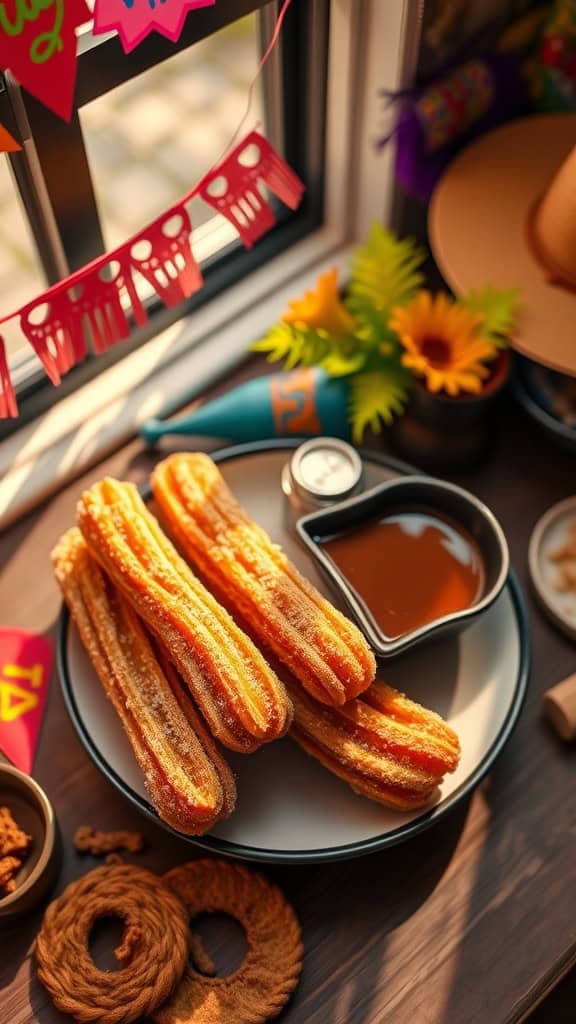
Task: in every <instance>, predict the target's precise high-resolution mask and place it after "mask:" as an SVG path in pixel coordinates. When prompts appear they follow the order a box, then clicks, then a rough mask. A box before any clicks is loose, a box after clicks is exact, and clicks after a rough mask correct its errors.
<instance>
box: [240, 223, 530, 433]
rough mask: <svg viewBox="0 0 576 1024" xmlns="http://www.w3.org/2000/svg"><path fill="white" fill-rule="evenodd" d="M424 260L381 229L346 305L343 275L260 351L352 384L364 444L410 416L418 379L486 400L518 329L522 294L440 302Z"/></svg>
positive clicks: (297, 306)
mask: <svg viewBox="0 0 576 1024" xmlns="http://www.w3.org/2000/svg"><path fill="white" fill-rule="evenodd" d="M424 260H425V253H424V251H423V250H421V249H420V248H419V247H418V246H417V245H416V244H415V243H414V241H412V240H411V239H399V238H397V237H396V236H395V235H393V234H392V233H391V232H389V231H387V230H385V229H384V228H382V227H381V226H380V225H375V226H374V227H373V229H372V231H371V234H370V237H369V239H368V242H367V243H366V244H365V245H363V246H361V247H360V248H359V249H358V250H357V251H356V253H355V255H354V257H353V260H352V265H351V273H350V281H349V285H348V289H347V293H346V296H345V298H344V299H341V297H340V291H339V283H338V272H337V271H336V270H335V269H334V270H331V271H329V272H328V273H326V274H322V275H321V276H320V277H319V278H318V281H317V284H316V288H315V289H314V290H313V291H308V292H306V293H305V295H304V296H303V297H302V298H300V299H294V300H292V301H291V302H290V303H289V308H288V310H287V311H286V312H285V313H284V314H283V316H282V318H281V320H280V322H279V323H277V324H275V325H274V326H273V327H272V328H271V329H270V330H269V331H268V333H267V334H266V336H265V337H264V338H262V339H261V340H260V341H258V342H257V343H256V344H255V345H254V346H253V349H254V350H255V351H257V352H265V353H266V354H267V356H268V360H269V361H270V362H278V361H280V360H283V361H284V369H286V370H292V369H294V368H295V367H296V366H308V367H310V366H318V367H320V368H321V369H322V370H324V371H325V372H326V373H328V374H329V375H331V376H334V377H343V376H347V377H349V378H350V381H349V384H350V407H349V417H350V422H351V425H352V432H353V437H354V440H355V441H356V442H357V443H359V442H360V441H361V440H362V436H363V434H364V431H365V430H366V428H367V427H371V428H372V430H374V431H375V432H379V431H380V429H381V424H382V422H384V423H386V424H389V423H390V422H391V421H392V419H393V418H394V416H395V415H400V414H401V413H402V412H403V410H404V407H405V405H406V402H407V401H408V397H409V393H410V389H411V387H412V386H413V384H414V380H415V378H416V377H420V378H422V379H423V381H424V383H425V386H426V388H427V389H428V390H429V391H431V392H433V393H444V394H446V395H449V396H452V397H455V396H457V395H461V394H472V395H474V394H479V393H480V392H481V390H482V387H483V383H484V381H485V380H486V379H487V378H488V377H489V375H490V361H491V360H493V359H495V358H496V357H497V355H498V351H499V349H501V348H502V347H504V346H505V345H506V335H508V334H510V332H511V330H512V328H513V326H514V320H515V317H516V314H517V310H518V293H517V291H516V290H501V289H496V288H492V287H487V288H484V289H481V290H478V291H473V292H469V293H468V294H467V295H464V296H461V297H459V298H458V299H453V298H451V297H450V296H448V295H447V294H445V293H443V292H441V293H439V294H437V295H431V294H430V292H429V291H427V290H425V289H424V288H423V287H422V286H423V284H424V275H423V273H422V265H423V263H424Z"/></svg>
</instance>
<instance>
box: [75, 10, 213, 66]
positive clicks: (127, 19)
mask: <svg viewBox="0 0 576 1024" xmlns="http://www.w3.org/2000/svg"><path fill="white" fill-rule="evenodd" d="M215 3H216V0H96V6H95V8H94V28H93V32H94V35H99V34H101V33H102V32H111V31H113V30H114V29H116V31H117V32H118V35H119V36H120V42H121V43H122V46H123V48H124V53H130V50H133V49H134V47H135V46H138V43H141V42H142V40H143V39H145V38H146V36H147V35H149V33H150V32H152V31H153V30H155V31H156V32H160V33H161V35H163V36H166V38H167V39H170V40H171V41H172V42H173V43H176V42H177V41H178V39H179V38H180V33H181V32H182V29H183V28H184V22H185V21H186V16H187V14H188V11H193V10H197V9H198V8H199V7H213V6H214V4H215Z"/></svg>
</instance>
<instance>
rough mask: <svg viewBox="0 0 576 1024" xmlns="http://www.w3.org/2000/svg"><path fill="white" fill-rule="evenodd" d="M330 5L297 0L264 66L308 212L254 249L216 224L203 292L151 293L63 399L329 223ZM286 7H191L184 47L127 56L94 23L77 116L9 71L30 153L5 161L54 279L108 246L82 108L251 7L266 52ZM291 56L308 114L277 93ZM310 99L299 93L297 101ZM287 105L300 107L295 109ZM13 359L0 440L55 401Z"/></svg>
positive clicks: (13, 116) (34, 371)
mask: <svg viewBox="0 0 576 1024" xmlns="http://www.w3.org/2000/svg"><path fill="white" fill-rule="evenodd" d="M328 5H329V4H328V0H300V2H297V3H295V4H294V6H293V8H291V9H290V10H289V11H288V15H287V17H286V20H285V23H284V31H283V33H282V37H281V40H282V41H281V44H280V47H276V48H275V51H274V52H273V54H272V55H271V59H270V60H269V61H268V63H267V65H266V67H265V68H264V72H263V75H264V83H265V90H264V95H265V97H268V98H269V102H270V107H271V110H270V111H266V113H267V115H268V114H269V115H270V116H268V117H267V120H269V121H270V123H271V124H275V125H278V124H280V125H281V130H279V131H278V130H277V131H272V132H267V135H268V137H269V138H270V140H271V142H272V144H273V145H275V147H276V148H277V149H278V150H279V151H280V152H283V151H285V156H286V159H287V160H288V161H289V163H290V164H291V166H293V167H294V168H295V169H296V170H297V171H298V172H299V173H300V174H301V175H302V177H303V178H304V179H305V180H306V181H307V191H306V194H305V199H304V202H303V204H302V207H301V208H300V209H299V210H298V211H296V212H291V211H288V210H287V209H286V208H284V207H283V206H282V205H281V204H279V203H278V204H277V209H276V214H277V224H276V227H275V228H274V229H273V230H272V231H271V232H270V233H269V234H268V235H267V236H266V237H265V238H264V239H263V240H262V242H261V243H260V244H259V245H258V246H257V247H256V248H255V249H254V250H251V251H250V252H247V251H245V250H244V249H243V247H242V246H241V244H239V242H238V239H237V236H236V232H235V231H234V229H233V228H232V227H231V226H229V227H230V230H229V231H227V232H226V231H224V232H223V231H222V230H221V229H220V230H219V232H218V233H217V234H218V236H220V235H222V234H224V235H225V236H227V238H226V241H227V243H228V244H226V245H225V246H224V248H220V249H219V251H218V257H217V259H216V260H214V259H212V258H210V259H209V260H208V261H207V262H206V263H203V268H202V269H203V272H204V285H203V288H202V289H201V290H200V291H199V292H197V293H196V294H195V295H193V296H192V297H191V299H190V300H189V301H188V302H187V303H185V304H181V305H179V306H178V307H176V308H175V309H166V308H165V307H164V306H163V304H162V303H161V302H160V300H159V299H158V298H157V297H156V296H153V297H152V298H151V299H150V300H149V301H148V302H147V303H146V305H147V311H148V316H149V322H148V324H147V325H146V326H145V327H144V328H142V329H135V330H134V331H133V332H132V334H131V337H130V338H129V339H127V341H125V342H123V343H122V345H121V346H116V347H113V348H111V349H109V350H108V352H106V353H105V354H103V355H101V356H99V357H98V363H97V364H96V363H95V360H94V359H90V358H89V359H88V360H86V361H85V362H84V363H82V364H79V365H78V366H76V367H74V368H73V369H72V370H71V371H70V373H69V374H67V376H66V377H65V378H64V380H63V382H62V384H61V385H60V386H59V392H58V398H59V399H61V398H64V397H65V396H67V395H68V394H70V393H71V392H72V391H73V390H75V389H76V388H77V387H80V386H82V385H83V384H84V383H86V382H87V381H88V380H89V379H91V378H92V377H93V376H94V374H95V372H101V371H102V370H105V369H107V368H108V367H109V366H111V365H112V364H113V363H115V362H117V361H120V360H121V359H123V358H125V357H126V355H127V354H129V353H130V352H131V351H133V350H134V349H135V348H138V347H139V346H141V345H143V344H145V343H147V342H148V341H149V339H150V338H151V337H154V336H155V335H156V334H157V333H158V332H159V331H161V330H163V329H165V328H166V327H167V326H169V325H170V324H171V323H172V322H174V321H175V320H176V319H180V318H181V317H182V316H183V315H188V314H190V313H192V312H194V311H196V310H197V309H198V308H200V307H201V306H202V305H203V304H204V303H205V302H209V301H210V300H211V299H212V298H213V297H214V296H215V295H217V294H219V293H221V292H222V291H223V290H224V289H225V288H228V287H229V286H230V285H231V284H232V283H234V282H235V281H236V280H239V279H241V278H242V277H244V276H245V275H246V274H249V273H251V272H252V271H253V270H254V269H255V268H257V267H258V266H259V265H261V264H262V263H263V262H265V261H266V260H268V259H270V258H272V257H273V256H274V255H275V254H276V253H277V252H280V251H282V250H284V249H285V248H287V247H288V246H290V245H292V244H293V243H294V242H295V241H296V240H298V239H299V238H302V237H304V236H305V235H307V234H309V233H310V232H311V231H313V230H314V229H315V228H316V227H318V225H319V224H320V223H321V220H322V198H321V197H322V179H323V146H322V140H323V135H324V125H323V123H322V121H323V113H324V110H325V92H326V85H325V81H322V80H321V76H322V73H323V72H325V67H324V69H322V70H321V64H322V61H321V51H322V37H323V36H324V38H325V39H326V47H327V29H328V13H327V12H328ZM279 7H280V3H279V0H273V2H270V0H228V2H226V0H220V2H219V3H218V4H217V5H216V6H215V7H213V8H203V9H200V10H199V11H195V12H194V17H191V18H189V19H188V21H187V23H186V26H185V30H184V32H183V34H182V36H181V38H180V40H179V42H178V44H176V45H174V44H172V43H170V42H169V41H168V40H166V39H164V38H163V37H162V36H159V35H158V34H156V33H154V34H153V35H151V36H150V37H148V39H147V40H145V41H144V42H143V43H142V44H141V46H139V47H137V48H136V49H135V50H133V51H132V53H130V54H127V55H125V54H124V53H123V51H122V48H121V44H120V42H119V39H118V37H117V36H116V35H115V34H113V33H110V34H108V35H106V36H103V37H99V36H97V37H94V36H93V35H92V33H91V31H90V30H89V29H88V28H86V29H85V30H84V32H83V33H82V34H81V36H80V39H79V54H78V72H77V85H76V93H75V110H74V114H73V116H72V119H71V121H70V122H69V123H67V122H64V121H63V120H62V119H61V118H59V117H57V116H56V115H55V114H53V113H52V112H51V111H49V110H48V109H47V108H45V107H44V106H43V105H42V104H40V103H39V102H38V101H37V100H35V99H34V97H32V96H30V95H29V94H28V93H26V92H25V91H23V90H21V89H20V88H19V87H18V85H17V84H16V83H15V82H14V81H13V80H12V79H11V76H10V75H7V76H6V86H7V88H6V90H5V92H4V93H2V92H0V122H3V123H5V124H7V126H8V124H10V125H12V126H13V127H15V128H16V131H15V134H16V136H17V137H19V138H20V139H21V141H22V144H23V151H22V152H21V153H14V154H10V156H9V159H10V163H11V166H12V170H13V173H14V176H15V178H16V181H17V183H18V186H19V189H20V193H21V196H22V199H23V201H24V204H25V207H26V212H27V214H28V217H29V220H30V225H31V228H32V232H33V235H34V239H35V243H36V246H37V249H38V252H39V254H40V257H41V260H42V263H43V268H44V272H45V275H46V279H47V281H48V283H53V282H55V281H58V280H60V279H61V278H63V277H65V276H66V275H67V274H68V273H70V272H71V271H73V270H76V269H78V268H79V267H81V266H83V265H85V264H86V263H88V262H89V261H90V260H92V259H94V258H96V257H98V256H100V255H102V254H103V253H104V252H105V245H104V239H103V234H102V227H101V223H100V218H99V213H98V204H97V199H96V195H95V191H94V187H93V182H92V175H91V170H90V166H89V161H88V157H87V153H86V148H85V145H84V139H83V133H82V126H81V123H80V111H81V110H82V107H83V106H84V105H85V104H87V103H90V102H92V101H93V100H94V99H98V98H99V97H101V96H103V95H105V93H107V92H109V91H110V90H112V89H115V88H117V87H118V86H121V85H122V84H124V83H126V82H129V81H131V80H132V79H133V78H135V77H136V76H138V75H140V74H142V73H145V72H146V71H148V70H150V69H151V68H153V67H156V66H157V65H159V64H160V63H162V62H163V61H165V60H169V59H170V58H171V57H174V56H175V55H176V54H178V53H181V52H184V51H185V50H186V49H188V48H189V47H190V46H193V45H194V44H195V43H197V42H200V41H201V40H202V39H204V38H206V37H207V36H208V35H211V34H213V33H214V32H217V31H218V30H219V29H221V28H223V27H225V26H226V25H227V24H230V23H231V22H232V21H236V20H238V19H239V18H241V17H244V16H246V15H247V14H250V13H254V12H260V14H261V18H260V35H261V48H262V51H263V50H264V48H265V46H266V45H267V43H268V40H269V39H270V37H271V34H272V31H273V29H274V25H275V22H276V17H277V14H278V10H279ZM291 19H292V20H291ZM313 39H314V40H315V45H314V48H313V47H312V40H313ZM318 40H319V41H320V46H318ZM283 52H284V54H285V58H286V61H285V62H286V63H290V64H291V65H293V63H294V57H295V56H298V54H299V53H302V54H303V59H302V62H301V63H302V65H303V69H304V71H305V73H307V74H309V75H314V76H315V77H316V79H317V81H316V83H315V86H314V90H313V95H314V102H310V103H307V104H306V107H307V109H306V111H305V112H303V111H302V109H299V108H301V106H302V103H301V100H298V99H297V100H296V102H294V100H293V97H292V96H290V97H289V96H288V93H287V92H283V91H282V90H281V88H280V86H281V84H282V78H283V77H285V76H286V67H282V59H281V54H282V53H283ZM302 95H303V91H302V92H301V93H300V97H302ZM289 107H292V108H293V109H291V110H289V109H288V108H289ZM279 115H281V116H280V117H279ZM289 117H290V118H292V123H293V124H294V123H298V124H303V125H304V127H305V132H304V136H303V137H302V138H301V139H300V138H299V137H298V136H297V134H296V133H295V132H294V131H292V132H290V133H287V132H285V131H284V130H283V128H284V125H285V124H286V120H287V118H289ZM248 127H250V125H249V124H247V129H248ZM287 136H288V138H287ZM286 144H288V150H286ZM62 153H66V155H67V157H66V158H67V174H66V190H67V191H66V193H65V194H63V193H62V174H61V154H62ZM70 182H73V194H72V195H70V194H69V193H68V189H69V183H70ZM215 234H216V232H215ZM196 237H197V233H195V234H194V236H193V239H195V238H196ZM202 248H203V249H205V248H206V246H203V247H202ZM208 249H210V245H208ZM14 364H15V365H14V367H13V373H12V376H13V380H14V384H15V387H16V390H17V396H18V402H19V408H20V418H19V421H4V422H3V423H0V440H1V439H2V438H3V437H6V436H8V435H9V434H10V433H12V432H13V431H14V430H15V429H18V426H19V425H21V424H22V423H25V422H28V421H29V420H30V419H33V418H34V417H35V416H38V415H39V414H41V413H42V411H44V410H46V409H48V408H49V407H50V405H51V404H53V402H54V392H53V391H52V388H51V385H50V384H49V383H48V381H47V380H46V377H45V374H44V372H43V370H42V368H41V367H39V366H38V365H35V364H36V361H35V360H34V356H33V355H32V354H31V353H28V352H26V351H25V352H24V354H23V356H22V358H21V359H20V360H18V359H17V360H14Z"/></svg>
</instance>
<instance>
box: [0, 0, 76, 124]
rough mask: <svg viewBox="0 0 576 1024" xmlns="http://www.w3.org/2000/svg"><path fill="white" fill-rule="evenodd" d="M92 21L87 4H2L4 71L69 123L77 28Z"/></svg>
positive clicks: (0, 63)
mask: <svg viewBox="0 0 576 1024" xmlns="http://www.w3.org/2000/svg"><path fill="white" fill-rule="evenodd" d="M90 17H91V15H90V11H89V9H88V7H87V6H86V4H85V2H84V0H0V70H2V71H6V70H9V71H11V72H12V74H13V75H14V77H15V78H16V79H17V80H18V82H19V83H20V85H22V86H24V88H25V89H27V90H28V92H31V93H32V95H33V96H35V97H36V98H37V99H39V100H40V102H41V103H44V105H45V106H47V107H49V108H50V110H53V111H54V113H56V114H59V115H60V117H63V118H64V120H65V121H69V120H70V117H71V115H72V103H73V99H74V85H75V83H76V29H77V28H78V26H79V25H82V24H84V23H85V22H87V21H89V20H90Z"/></svg>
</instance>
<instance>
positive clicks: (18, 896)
mask: <svg viewBox="0 0 576 1024" xmlns="http://www.w3.org/2000/svg"><path fill="white" fill-rule="evenodd" d="M57 870H58V831H57V825H56V819H55V817H54V811H53V810H52V805H51V803H50V801H49V800H48V797H47V796H46V794H45V793H44V791H43V790H42V789H41V788H40V786H39V785H38V783H37V782H35V781H34V779H31V778H30V776H28V775H25V774H24V772H21V771H19V770H18V769H17V768H13V767H12V765H9V764H0V919H3V918H7V917H15V916H17V915H19V914H25V913H27V912H28V911H29V910H32V908H33V907H35V906H37V904H38V903H40V901H41V900H42V898H43V897H44V896H45V895H46V893H47V892H48V890H49V889H50V888H51V886H52V885H53V883H54V881H55V878H56V874H57Z"/></svg>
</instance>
